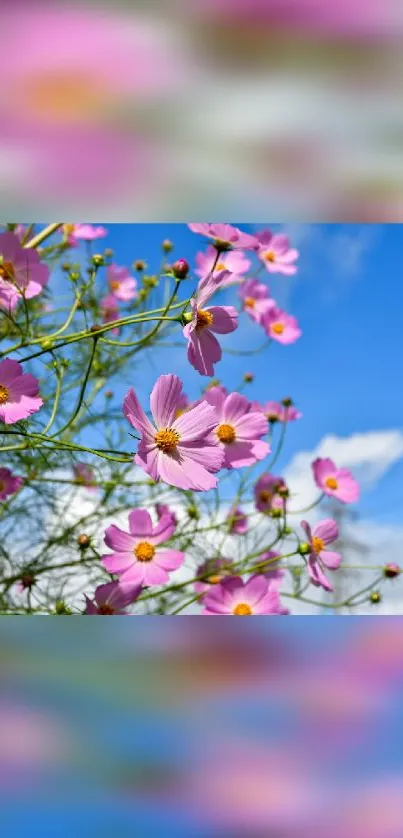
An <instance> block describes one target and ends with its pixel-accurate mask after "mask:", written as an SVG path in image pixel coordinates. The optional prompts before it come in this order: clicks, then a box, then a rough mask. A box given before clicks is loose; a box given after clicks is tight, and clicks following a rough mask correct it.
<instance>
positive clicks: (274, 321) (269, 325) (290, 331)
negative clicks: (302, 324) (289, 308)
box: [262, 306, 302, 345]
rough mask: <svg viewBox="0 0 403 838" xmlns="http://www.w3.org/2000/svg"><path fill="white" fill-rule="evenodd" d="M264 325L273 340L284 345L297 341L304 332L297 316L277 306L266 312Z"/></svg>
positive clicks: (263, 320)
mask: <svg viewBox="0 0 403 838" xmlns="http://www.w3.org/2000/svg"><path fill="white" fill-rule="evenodd" d="M262 325H263V327H264V329H265V330H266V332H267V334H268V335H269V336H270V337H271V338H272V340H277V341H278V342H279V343H282V344H284V345H286V344H290V343H295V341H296V340H298V338H299V337H301V334H302V332H301V329H300V328H299V326H298V323H297V320H296V318H295V317H292V316H291V315H290V314H287V312H285V311H282V309H280V308H277V307H276V306H272V307H270V308H269V309H268V310H267V311H266V312H265V314H264V316H263V318H262Z"/></svg>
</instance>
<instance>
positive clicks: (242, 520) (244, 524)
mask: <svg viewBox="0 0 403 838" xmlns="http://www.w3.org/2000/svg"><path fill="white" fill-rule="evenodd" d="M227 520H228V524H229V532H230V534H231V535H244V533H246V532H248V516H247V515H245V512H242V509H241V508H240V507H239V506H236V507H233V508H232V509H231V510H230V513H229V515H228V518H227Z"/></svg>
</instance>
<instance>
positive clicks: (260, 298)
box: [238, 279, 275, 324]
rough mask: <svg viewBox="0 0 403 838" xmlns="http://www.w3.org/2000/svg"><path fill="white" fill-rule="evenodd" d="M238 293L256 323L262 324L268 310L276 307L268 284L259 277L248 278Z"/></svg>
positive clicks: (245, 309)
mask: <svg viewBox="0 0 403 838" xmlns="http://www.w3.org/2000/svg"><path fill="white" fill-rule="evenodd" d="M238 294H239V296H240V298H241V300H242V302H243V308H244V311H246V312H247V313H248V314H249V317H251V318H252V320H254V321H255V322H256V323H259V324H262V322H263V316H264V315H265V314H266V312H267V311H269V309H271V308H274V307H275V302H274V300H273V299H271V297H270V292H269V289H268V287H267V285H264V284H263V282H259V281H258V280H257V279H247V280H246V282H244V283H243V284H242V285H241V287H240V289H239V291H238Z"/></svg>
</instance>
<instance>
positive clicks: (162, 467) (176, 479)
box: [158, 451, 217, 492]
mask: <svg viewBox="0 0 403 838" xmlns="http://www.w3.org/2000/svg"><path fill="white" fill-rule="evenodd" d="M158 472H159V475H160V477H161V480H164V481H165V483H168V484H169V485H170V486H176V488H178V489H193V491H195V492H200V491H208V490H209V489H213V488H215V486H216V485H217V478H215V477H213V475H212V474H210V473H209V472H208V471H207V470H206V469H205V468H203V466H201V465H199V464H198V463H196V462H195V461H194V460H191V459H190V458H186V459H184V460H183V461H182V462H178V461H177V460H176V459H174V458H173V457H170V456H168V455H167V454H164V453H163V452H162V451H160V452H159V457H158Z"/></svg>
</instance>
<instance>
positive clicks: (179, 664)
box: [0, 617, 403, 838]
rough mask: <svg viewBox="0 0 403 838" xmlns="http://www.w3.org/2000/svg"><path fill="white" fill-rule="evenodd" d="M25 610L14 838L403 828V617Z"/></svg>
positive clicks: (262, 835)
mask: <svg viewBox="0 0 403 838" xmlns="http://www.w3.org/2000/svg"><path fill="white" fill-rule="evenodd" d="M27 619H28V621H29V622H27V621H23V620H13V619H8V620H6V619H3V621H2V626H1V627H2V634H1V645H0V669H1V673H2V677H1V688H0V804H1V832H2V835H5V836H6V835H7V836H8V835H12V836H17V838H19V836H24V838H25V836H26V835H37V834H38V835H41V836H46V838H48V836H49V838H50V836H52V838H55V836H62V838H64V836H66V838H70V836H74V838H92V837H93V836H94V838H95V836H96V838H100V836H101V838H103V836H110V835H113V836H116V838H120V837H121V836H130V838H133V836H136V838H137V836H138V838H148V837H149V836H158V837H159V836H162V835H163V836H175V838H177V836H179V838H182V836H183V838H190V836H192V838H193V836H197V838H198V836H200V838H202V836H203V837H204V836H206V838H210V836H211V838H214V836H226V837H227V836H228V838H232V837H233V836H234V838H238V836H239V838H308V836H309V838H340V836H341V835H342V836H343V838H401V836H402V834H403V810H402V806H401V800H402V792H403V761H402V737H401V729H402V725H401V722H402V716H401V713H402V710H401V690H402V686H403V670H402V652H403V623H402V619H401V618H399V617H390V618H384V619H382V620H374V619H373V618H368V617H362V618H361V619H360V620H355V619H354V618H352V617H346V619H345V620H342V621H336V620H334V619H333V618H332V617H330V618H327V617H322V618H321V623H320V631H318V624H317V622H315V617H307V618H305V619H301V618H300V619H299V620H298V622H297V623H296V622H295V621H292V620H291V621H287V620H284V621H276V622H274V621H270V620H268V619H264V618H260V619H258V620H254V621H253V620H252V621H249V623H248V622H247V623H246V624H241V625H239V623H236V621H235V624H234V622H232V623H230V622H229V621H227V622H225V621H221V623H219V624H217V623H216V625H214V621H211V620H210V621H204V622H203V623H201V622H200V621H198V620H197V619H195V618H189V617H187V618H185V619H186V620H187V624H186V625H184V624H183V623H180V622H179V623H178V622H177V621H176V622H175V620H174V619H173V618H171V619H170V620H169V619H168V621H165V623H164V631H163V632H162V631H161V627H160V626H159V625H158V618H157V617H154V618H149V619H148V621H147V622H146V623H143V624H142V630H141V631H137V632H136V630H135V628H134V627H133V625H134V626H135V625H136V624H133V622H132V621H130V620H125V619H119V618H115V619H114V620H113V621H112V622H109V623H108V622H105V621H103V622H102V621H101V623H100V622H99V621H98V623H95V622H94V621H91V620H90V621H88V620H87V621H86V622H85V623H84V622H82V623H80V622H79V620H74V621H71V622H69V623H67V622H66V620H67V619H68V618H66V617H64V618H63V619H62V620H59V621H58V622H56V623H55V622H54V623H53V624H52V627H51V630H50V627H49V623H48V622H47V621H44V620H42V621H40V620H36V619H35V618H34V617H31V618H30V617H28V618H27ZM144 627H145V629H144Z"/></svg>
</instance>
